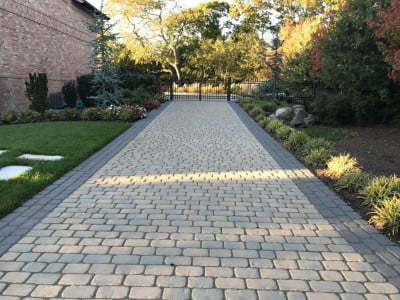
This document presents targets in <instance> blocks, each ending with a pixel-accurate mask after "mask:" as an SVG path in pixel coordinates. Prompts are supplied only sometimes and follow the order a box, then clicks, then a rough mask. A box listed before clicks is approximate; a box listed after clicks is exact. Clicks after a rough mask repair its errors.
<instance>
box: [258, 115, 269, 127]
mask: <svg viewBox="0 0 400 300" xmlns="http://www.w3.org/2000/svg"><path fill="white" fill-rule="evenodd" d="M269 122H270V119H269V118H267V117H264V119H262V120H260V121H259V122H258V124H259V125H260V127H261V128H264V129H266V128H267V126H268V123H269Z"/></svg>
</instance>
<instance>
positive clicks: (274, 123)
mask: <svg viewBox="0 0 400 300" xmlns="http://www.w3.org/2000/svg"><path fill="white" fill-rule="evenodd" d="M282 126H286V125H285V124H284V123H283V122H282V121H280V120H278V119H271V120H270V121H269V123H268V124H267V128H265V129H266V130H267V131H268V132H269V133H272V134H275V133H276V131H277V130H278V129H279V128H281V127H282Z"/></svg>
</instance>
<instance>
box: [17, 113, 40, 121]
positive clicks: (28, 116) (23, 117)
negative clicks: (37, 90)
mask: <svg viewBox="0 0 400 300" xmlns="http://www.w3.org/2000/svg"><path fill="white" fill-rule="evenodd" d="M41 120H42V115H41V114H40V113H38V112H37V111H33V110H28V111H25V112H21V113H19V115H18V123H35V122H39V121H41Z"/></svg>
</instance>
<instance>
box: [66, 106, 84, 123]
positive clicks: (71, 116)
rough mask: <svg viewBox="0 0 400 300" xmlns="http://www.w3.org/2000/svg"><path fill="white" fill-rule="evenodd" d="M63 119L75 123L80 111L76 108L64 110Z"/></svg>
mask: <svg viewBox="0 0 400 300" xmlns="http://www.w3.org/2000/svg"><path fill="white" fill-rule="evenodd" d="M65 117H66V119H67V120H71V121H77V120H80V118H81V111H80V110H79V109H76V108H67V109H65Z"/></svg>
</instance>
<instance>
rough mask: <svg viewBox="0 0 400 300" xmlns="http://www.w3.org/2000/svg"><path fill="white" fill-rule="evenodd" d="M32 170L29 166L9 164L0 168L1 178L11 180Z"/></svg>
mask: <svg viewBox="0 0 400 300" xmlns="http://www.w3.org/2000/svg"><path fill="white" fill-rule="evenodd" d="M30 170H32V168H31V167H28V166H7V167H4V168H1V169H0V180H10V179H14V178H16V177H19V176H21V175H23V174H25V173H26V172H29V171H30Z"/></svg>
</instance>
